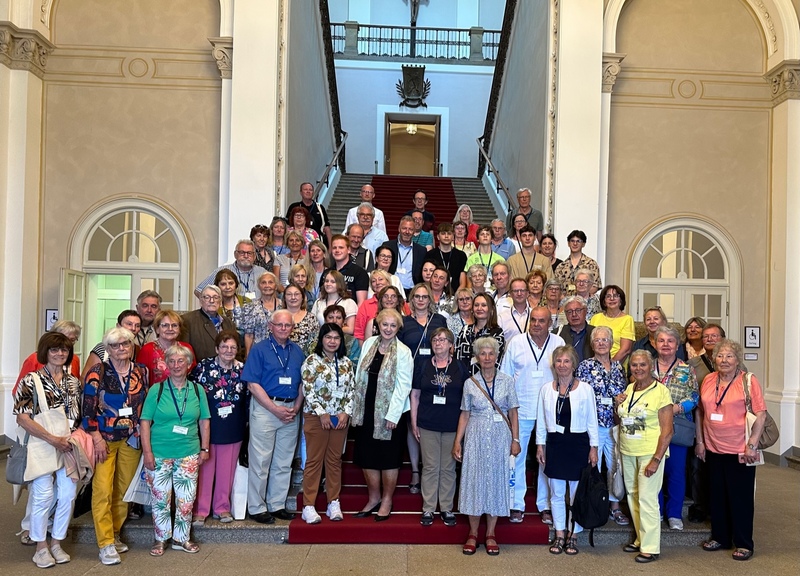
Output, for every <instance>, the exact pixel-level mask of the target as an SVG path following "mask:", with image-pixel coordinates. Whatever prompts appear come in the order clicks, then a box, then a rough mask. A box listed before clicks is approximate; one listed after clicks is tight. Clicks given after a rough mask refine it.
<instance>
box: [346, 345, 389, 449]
mask: <svg viewBox="0 0 800 576" xmlns="http://www.w3.org/2000/svg"><path fill="white" fill-rule="evenodd" d="M371 339H372V340H374V344H373V345H372V346H370V347H369V348H366V349H365V350H364V352H363V354H362V355H361V362H359V365H358V373H357V374H356V385H355V394H354V400H353V416H352V423H353V426H361V425H362V424H363V423H364V404H365V402H364V400H365V396H366V393H367V383H368V381H369V367H370V365H371V364H372V361H373V359H374V358H375V354H376V352H377V351H378V346H379V344H380V337H373V338H371ZM396 370H397V338H395V339H393V340H392V343H391V344H390V345H389V350H388V351H387V352H386V354H385V355H384V357H383V363H382V364H381V370H380V373H379V374H378V387H377V390H376V391H375V414H374V421H375V427H374V429H373V431H372V437H373V438H375V439H376V440H391V439H392V431H391V430H387V428H386V426H385V425H384V419H385V418H386V413H387V412H388V411H389V403H390V402H391V401H392V394H393V393H394V386H395V382H396V381H397V375H396Z"/></svg>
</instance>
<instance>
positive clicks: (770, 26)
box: [751, 0, 778, 56]
mask: <svg viewBox="0 0 800 576" xmlns="http://www.w3.org/2000/svg"><path fill="white" fill-rule="evenodd" d="M751 2H752V3H753V5H754V6H755V7H756V9H757V10H758V14H757V17H758V19H759V21H760V22H761V26H762V28H763V29H764V36H766V39H767V56H772V55H773V54H775V52H777V51H778V35H777V34H776V33H775V23H774V22H773V21H772V16H770V15H769V10H767V7H766V6H765V5H764V3H763V2H762V1H761V0H751Z"/></svg>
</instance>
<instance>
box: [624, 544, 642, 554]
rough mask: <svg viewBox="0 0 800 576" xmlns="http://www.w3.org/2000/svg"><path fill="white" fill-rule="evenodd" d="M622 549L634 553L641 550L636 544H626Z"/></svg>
mask: <svg viewBox="0 0 800 576" xmlns="http://www.w3.org/2000/svg"><path fill="white" fill-rule="evenodd" d="M622 551H623V552H628V553H629V554H633V553H634V552H638V551H639V547H638V546H637V545H636V544H625V546H623V547H622Z"/></svg>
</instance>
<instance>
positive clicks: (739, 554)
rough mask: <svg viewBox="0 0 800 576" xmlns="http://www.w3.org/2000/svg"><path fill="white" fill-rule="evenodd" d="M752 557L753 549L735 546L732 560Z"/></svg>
mask: <svg viewBox="0 0 800 576" xmlns="http://www.w3.org/2000/svg"><path fill="white" fill-rule="evenodd" d="M752 557H753V551H752V550H748V549H747V548H737V549H736V550H734V551H733V559H734V560H741V561H745V560H750V558H752Z"/></svg>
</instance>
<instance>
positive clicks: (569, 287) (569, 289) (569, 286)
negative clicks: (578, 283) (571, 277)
mask: <svg viewBox="0 0 800 576" xmlns="http://www.w3.org/2000/svg"><path fill="white" fill-rule="evenodd" d="M567 292H575V284H567Z"/></svg>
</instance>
